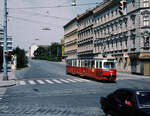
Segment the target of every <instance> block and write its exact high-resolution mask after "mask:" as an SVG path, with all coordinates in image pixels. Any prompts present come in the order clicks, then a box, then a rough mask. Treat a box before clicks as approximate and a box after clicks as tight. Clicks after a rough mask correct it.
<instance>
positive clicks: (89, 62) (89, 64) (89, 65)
mask: <svg viewBox="0 0 150 116" xmlns="http://www.w3.org/2000/svg"><path fill="white" fill-rule="evenodd" d="M88 67H89V68H91V61H90V60H88Z"/></svg>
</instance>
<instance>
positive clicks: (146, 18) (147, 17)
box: [143, 16, 149, 26]
mask: <svg viewBox="0 0 150 116" xmlns="http://www.w3.org/2000/svg"><path fill="white" fill-rule="evenodd" d="M143 25H144V26H149V16H144V17H143Z"/></svg>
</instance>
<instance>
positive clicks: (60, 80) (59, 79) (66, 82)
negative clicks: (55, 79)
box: [59, 79, 69, 83]
mask: <svg viewBox="0 0 150 116" xmlns="http://www.w3.org/2000/svg"><path fill="white" fill-rule="evenodd" d="M59 80H60V81H62V82H65V83H69V81H67V80H64V79H59Z"/></svg>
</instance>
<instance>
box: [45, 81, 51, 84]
mask: <svg viewBox="0 0 150 116" xmlns="http://www.w3.org/2000/svg"><path fill="white" fill-rule="evenodd" d="M45 81H46V82H47V83H50V84H53V82H52V81H50V80H45Z"/></svg>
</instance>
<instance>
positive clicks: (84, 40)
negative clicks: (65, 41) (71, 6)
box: [77, 10, 93, 58]
mask: <svg viewBox="0 0 150 116" xmlns="http://www.w3.org/2000/svg"><path fill="white" fill-rule="evenodd" d="M77 22H78V42H77V44H78V50H77V51H78V57H79V58H92V57H93V11H92V10H87V11H86V12H85V13H83V14H81V15H78V16H77Z"/></svg>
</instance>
